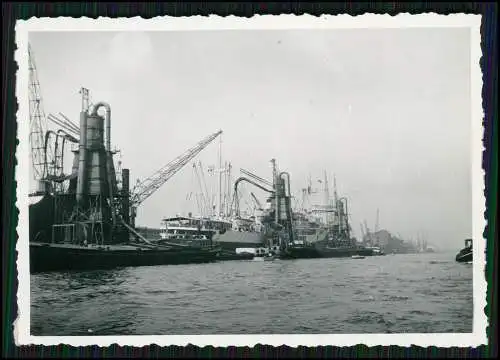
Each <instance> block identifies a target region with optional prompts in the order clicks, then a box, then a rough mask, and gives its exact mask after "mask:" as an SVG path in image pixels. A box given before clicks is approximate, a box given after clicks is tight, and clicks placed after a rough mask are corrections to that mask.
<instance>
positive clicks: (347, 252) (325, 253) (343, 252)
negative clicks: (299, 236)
mask: <svg viewBox="0 0 500 360" xmlns="http://www.w3.org/2000/svg"><path fill="white" fill-rule="evenodd" d="M318 252H319V254H320V256H321V257H323V258H341V257H352V256H356V255H358V256H372V255H374V254H373V250H371V249H356V248H332V249H328V248H325V249H321V250H319V251H318Z"/></svg>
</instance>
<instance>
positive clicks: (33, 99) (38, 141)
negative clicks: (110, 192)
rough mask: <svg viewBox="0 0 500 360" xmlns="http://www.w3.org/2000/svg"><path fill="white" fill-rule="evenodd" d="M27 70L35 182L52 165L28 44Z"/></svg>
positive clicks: (38, 89) (35, 72) (34, 66)
mask: <svg viewBox="0 0 500 360" xmlns="http://www.w3.org/2000/svg"><path fill="white" fill-rule="evenodd" d="M28 69H29V110H30V143H31V157H32V163H33V173H34V177H35V179H37V180H40V179H43V178H45V177H46V176H47V171H50V169H47V165H48V164H52V162H53V159H52V157H53V156H52V146H51V145H50V144H49V147H48V149H47V156H46V152H45V151H46V150H45V149H46V147H45V133H46V131H47V124H46V122H47V120H46V118H45V112H44V110H43V103H42V96H41V92H40V82H39V81H38V74H37V70H36V64H35V58H34V56H33V51H32V49H31V46H30V45H29V44H28Z"/></svg>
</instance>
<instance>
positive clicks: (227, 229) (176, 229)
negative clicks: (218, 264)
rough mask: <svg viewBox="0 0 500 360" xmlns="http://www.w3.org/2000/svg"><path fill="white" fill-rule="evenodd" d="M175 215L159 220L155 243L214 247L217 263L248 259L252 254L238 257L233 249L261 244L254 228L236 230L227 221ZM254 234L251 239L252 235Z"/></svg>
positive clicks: (233, 225) (233, 224) (260, 236)
mask: <svg viewBox="0 0 500 360" xmlns="http://www.w3.org/2000/svg"><path fill="white" fill-rule="evenodd" d="M189 215H190V216H187V217H183V216H176V217H171V218H165V219H163V220H162V223H163V224H164V227H163V228H162V230H161V231H160V240H158V244H163V243H165V242H166V241H168V242H169V243H175V244H182V245H188V246H198V247H206V246H212V245H213V246H217V247H218V248H220V254H219V255H218V259H219V260H250V259H252V258H253V255H251V254H248V253H245V254H238V253H237V252H236V249H237V248H238V247H241V246H242V245H243V246H255V245H257V246H258V245H260V244H261V242H259V241H257V240H256V239H259V240H260V239H261V238H262V235H259V236H257V235H256V232H255V231H254V230H253V229H241V228H236V227H235V226H236V225H237V224H235V223H232V222H230V221H227V220H218V219H211V218H202V217H199V218H196V217H193V216H192V215H191V214H189ZM252 235H253V236H252Z"/></svg>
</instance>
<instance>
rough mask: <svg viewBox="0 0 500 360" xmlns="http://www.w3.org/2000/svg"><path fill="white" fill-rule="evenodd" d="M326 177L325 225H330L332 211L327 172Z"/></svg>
mask: <svg viewBox="0 0 500 360" xmlns="http://www.w3.org/2000/svg"><path fill="white" fill-rule="evenodd" d="M324 175H325V188H324V196H325V198H324V201H325V210H326V211H325V217H324V219H325V225H327V224H328V220H330V216H329V210H330V192H329V191H328V176H327V175H326V170H325V172H324Z"/></svg>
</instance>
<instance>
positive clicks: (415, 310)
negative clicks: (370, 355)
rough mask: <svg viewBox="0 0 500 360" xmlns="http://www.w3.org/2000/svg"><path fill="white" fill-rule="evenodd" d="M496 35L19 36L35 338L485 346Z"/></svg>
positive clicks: (34, 29)
mask: <svg viewBox="0 0 500 360" xmlns="http://www.w3.org/2000/svg"><path fill="white" fill-rule="evenodd" d="M480 21H481V17H480V16H476V15H460V14H456V15H454V16H441V15H435V14H434V15H432V14H422V15H409V14H406V15H398V16H395V17H390V16H383V15H369V14H367V15H363V16H358V17H342V16H338V17H335V16H325V17H312V16H284V15H282V16H264V17H254V18H238V17H232V18H220V17H216V16H210V17H206V18H201V17H185V18H170V17H165V18H158V19H150V20H146V19H142V18H128V19H125V18H124V19H105V18H99V19H90V18H86V19H83V18H82V19H77V18H75V19H73V18H54V19H50V18H43V19H36V18H32V19H30V20H29V21H23V22H19V24H18V26H17V27H16V42H17V51H16V61H17V63H18V66H19V69H18V80H17V89H16V91H17V97H18V103H19V111H18V116H17V122H18V138H19V145H18V150H17V152H16V156H17V161H18V165H17V169H16V177H17V182H18V190H17V191H18V195H17V207H18V208H19V211H20V215H19V225H18V229H17V231H18V234H19V241H18V245H17V251H18V256H19V258H18V263H17V264H18V271H19V277H18V280H19V292H18V305H19V317H18V320H17V322H16V336H17V342H18V343H26V344H27V343H33V344H47V345H48V344H59V343H64V344H71V345H87V344H88V345H91V344H102V345H109V344H112V343H120V344H122V345H141V346H142V345H147V344H151V343H157V344H162V345H170V344H178V345H184V344H187V343H192V344H195V345H198V344H201V345H216V344H222V343H224V344H226V345H234V344H235V341H236V340H231V337H232V336H233V338H234V339H238V340H237V341H238V344H239V345H249V346H253V345H255V344H256V343H263V344H264V343H265V344H277V345H281V344H290V345H293V346H297V345H314V346H316V345H353V344H360V343H361V344H367V345H369V344H370V345H398V344H400V345H409V344H416V345H423V346H430V345H436V346H477V345H479V344H482V343H484V342H485V341H486V333H485V328H486V326H487V323H486V316H485V314H484V311H483V309H484V306H485V304H486V300H485V298H486V295H485V294H486V281H485V278H484V266H485V251H484V249H485V240H484V239H483V231H484V227H485V220H484V216H483V213H484V209H485V198H484V195H483V189H484V180H483V170H482V168H481V156H482V149H483V147H482V142H481V141H482V136H483V128H482V117H483V113H482V107H481V87H482V80H481V68H480V65H479V60H480V57H481V47H480V35H479V25H480ZM202 335H212V336H211V337H202Z"/></svg>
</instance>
